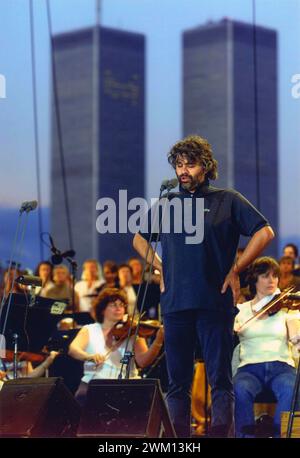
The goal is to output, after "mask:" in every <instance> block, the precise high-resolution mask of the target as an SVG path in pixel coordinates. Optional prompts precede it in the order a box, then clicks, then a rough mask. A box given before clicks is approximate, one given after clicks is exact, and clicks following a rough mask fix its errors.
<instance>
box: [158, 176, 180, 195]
mask: <svg viewBox="0 0 300 458" xmlns="http://www.w3.org/2000/svg"><path fill="white" fill-rule="evenodd" d="M177 185H178V179H177V178H172V180H163V182H162V184H161V187H160V192H162V191H164V190H165V189H167V190H168V191H170V190H171V189H173V188H176V186H177Z"/></svg>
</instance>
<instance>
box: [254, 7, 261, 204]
mask: <svg viewBox="0 0 300 458" xmlns="http://www.w3.org/2000/svg"><path fill="white" fill-rule="evenodd" d="M252 26H253V34H252V37H253V48H252V49H253V84H254V88H253V89H254V139H255V161H256V203H257V208H258V210H260V206H261V202H260V170H259V158H260V154H259V131H258V127H259V123H258V92H257V36H256V32H257V31H256V0H252Z"/></svg>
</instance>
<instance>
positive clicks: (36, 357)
mask: <svg viewBox="0 0 300 458" xmlns="http://www.w3.org/2000/svg"><path fill="white" fill-rule="evenodd" d="M17 356H18V362H20V361H28V362H29V361H30V362H31V363H41V362H43V361H44V360H45V359H46V358H47V356H48V355H45V354H44V355H43V354H40V353H32V352H29V351H18V353H17ZM3 359H4V360H6V361H8V362H13V360H14V352H13V351H12V350H6V352H5V358H3Z"/></svg>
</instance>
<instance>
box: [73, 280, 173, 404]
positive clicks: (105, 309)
mask: <svg viewBox="0 0 300 458" xmlns="http://www.w3.org/2000/svg"><path fill="white" fill-rule="evenodd" d="M93 307H94V316H95V318H96V323H93V324H89V325H86V326H84V327H83V328H82V329H81V330H80V331H79V333H78V334H77V336H76V337H75V339H74V340H73V342H72V343H71V345H70V348H69V354H70V355H71V356H72V357H73V358H75V359H78V360H80V361H84V376H83V378H82V381H81V384H80V385H79V388H78V390H77V393H76V398H77V400H78V402H79V403H80V404H81V405H83V404H84V401H85V397H86V393H87V388H88V383H89V382H90V381H91V380H92V379H117V378H118V375H119V372H120V369H121V363H120V360H121V358H122V357H123V355H124V351H125V346H126V338H127V334H128V332H127V331H126V332H125V333H124V336H122V337H121V338H120V339H119V340H117V338H116V337H115V336H114V335H113V331H112V329H115V328H114V326H115V324H116V323H118V322H119V321H123V319H124V315H125V314H126V312H127V296H126V294H125V293H124V291H121V290H120V289H117V288H106V289H104V290H103V291H102V292H101V293H100V294H99V296H98V297H97V298H96V299H95V302H94V304H93ZM163 338H164V333H163V328H162V327H161V328H160V329H159V330H158V332H157V334H156V337H155V339H154V341H153V342H152V344H151V346H150V347H149V348H148V346H147V343H146V340H145V339H144V338H141V337H138V338H137V340H136V342H135V345H134V356H135V361H131V367H130V378H138V377H139V376H138V371H137V367H136V364H135V362H136V363H137V365H138V366H139V367H141V368H143V367H146V366H149V365H150V364H151V363H152V362H153V361H154V360H155V358H156V357H157V356H158V354H159V352H160V350H161V347H162V345H163ZM133 339H134V337H133V336H132V337H131V338H130V342H129V347H128V350H132V344H133ZM124 376H125V367H123V377H124Z"/></svg>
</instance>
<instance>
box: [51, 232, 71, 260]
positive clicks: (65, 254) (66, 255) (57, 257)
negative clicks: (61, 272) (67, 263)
mask: <svg viewBox="0 0 300 458" xmlns="http://www.w3.org/2000/svg"><path fill="white" fill-rule="evenodd" d="M49 240H50V243H51V251H52V253H53V256H51V261H52V264H61V263H62V261H63V258H74V256H75V254H76V253H75V251H74V250H68V251H64V252H63V253H62V252H61V251H60V250H59V249H58V248H56V246H55V245H54V241H53V238H52V237H51V235H50V234H49Z"/></svg>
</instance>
